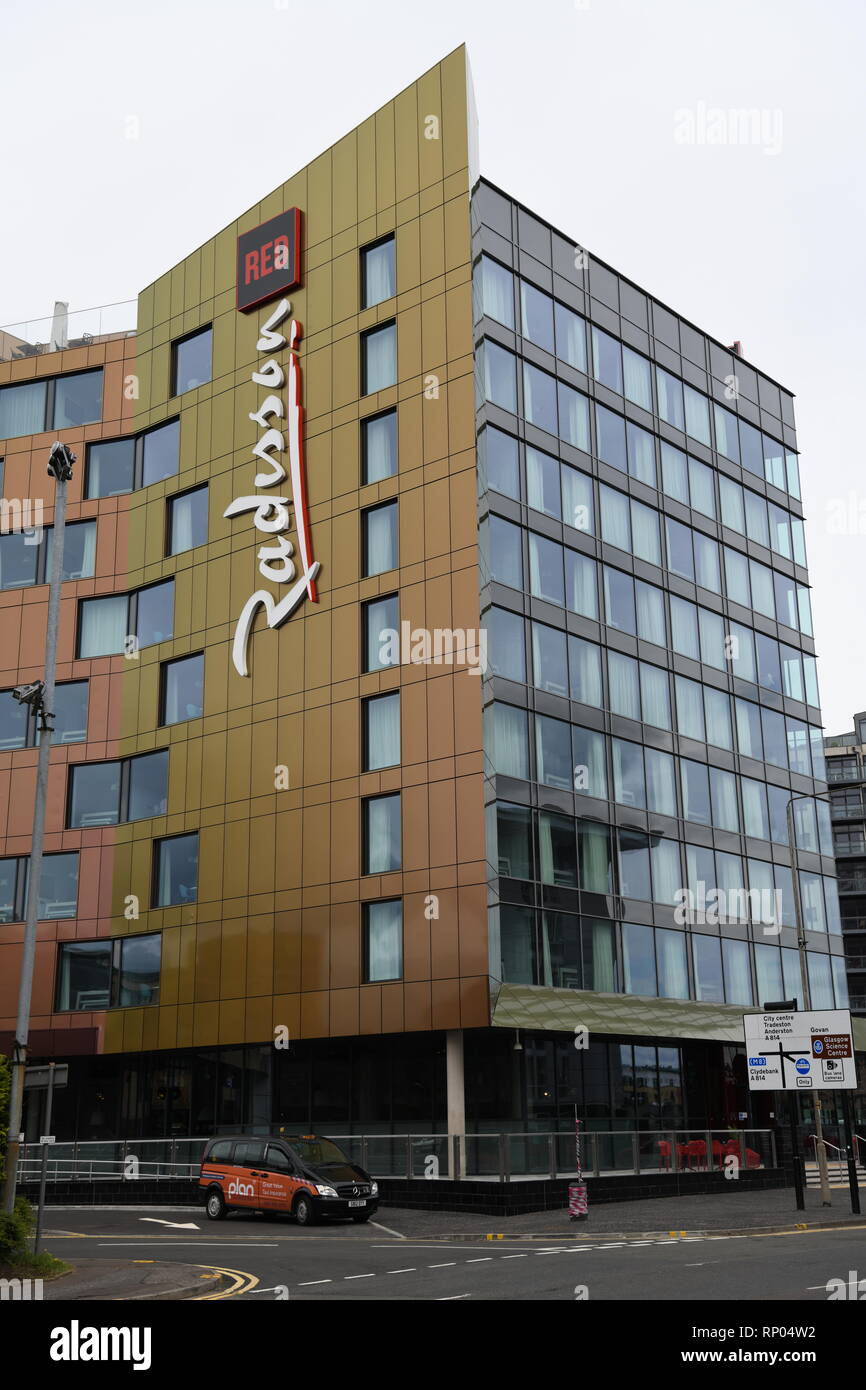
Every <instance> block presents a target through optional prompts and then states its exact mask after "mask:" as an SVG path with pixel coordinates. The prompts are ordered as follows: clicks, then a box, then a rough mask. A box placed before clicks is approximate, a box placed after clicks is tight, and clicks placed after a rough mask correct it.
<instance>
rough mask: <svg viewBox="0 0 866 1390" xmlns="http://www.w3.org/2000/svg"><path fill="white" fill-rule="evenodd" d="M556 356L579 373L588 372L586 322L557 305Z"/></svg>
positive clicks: (562, 305)
mask: <svg viewBox="0 0 866 1390" xmlns="http://www.w3.org/2000/svg"><path fill="white" fill-rule="evenodd" d="M556 355H557V357H561V358H562V360H563V362H567V363H568V364H569V366H570V367H576V368H577V370H578V371H580V372H585V371H586V334H585V331H584V322H583V319H582V318H578V316H577V314H573V313H572V312H571V310H570V309H566V307H565V305H564V304H557V305H556Z"/></svg>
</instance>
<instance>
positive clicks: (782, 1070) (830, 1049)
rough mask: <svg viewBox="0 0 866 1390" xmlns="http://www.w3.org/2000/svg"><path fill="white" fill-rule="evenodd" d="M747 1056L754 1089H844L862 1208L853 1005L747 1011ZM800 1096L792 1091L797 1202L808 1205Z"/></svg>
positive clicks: (855, 1192)
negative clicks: (853, 1095) (851, 1098)
mask: <svg viewBox="0 0 866 1390" xmlns="http://www.w3.org/2000/svg"><path fill="white" fill-rule="evenodd" d="M743 1027H744V1030H745V1037H746V1062H747V1065H748V1070H749V1090H750V1091H791V1092H794V1093H796V1092H797V1091H808V1090H812V1089H813V1088H814V1089H815V1090H816V1091H817V1090H818V1088H820V1089H821V1090H828V1091H831V1090H832V1091H841V1092H842V1093H843V1099H844V1102H845V1116H846V1128H847V1129H848V1134H847V1140H848V1146H847V1147H848V1182H849V1186H850V1189H851V1209H852V1211H854V1212H859V1210H860V1191H859V1187H858V1185H857V1173H856V1166H855V1164H854V1159H853V1155H854V1149H853V1139H852V1135H851V1125H850V1121H849V1118H848V1116H849V1110H850V1106H849V1102H848V1095H847V1093H848V1091H856V1089H857V1068H856V1063H855V1059H854V1038H853V1033H852V1030H851V1014H850V1012H849V1011H848V1009H806V1010H804V1011H803V1012H799V1011H798V1010H796V1009H794V1010H785V1011H780V1012H778V1013H762V1014H745V1015H744V1016H743ZM795 1104H796V1098H795V1094H792V1095H791V1143H792V1151H793V1156H794V1175H795V1182H796V1185H797V1207H798V1209H799V1210H803V1206H804V1203H803V1199H802V1194H801V1187H802V1181H801V1179H800V1176H799V1167H798V1165H799V1161H800V1160H799V1151H798V1147H797V1130H796V1123H795V1119H794V1110H795Z"/></svg>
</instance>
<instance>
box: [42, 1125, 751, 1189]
mask: <svg viewBox="0 0 866 1390" xmlns="http://www.w3.org/2000/svg"><path fill="white" fill-rule="evenodd" d="M262 1137H263V1138H264V1137H265V1136H264V1135H263V1136H262ZM329 1137H330V1138H332V1139H333V1140H334V1141H335V1143H337V1144H339V1145H340V1147H341V1148H342V1149H343V1150H344V1152H345V1153H346V1154H347V1155H348V1157H349V1158H350V1159H352V1160H353V1161H354V1162H356V1163H358V1164H360V1166H361V1167H362V1168H364V1169H366V1171H367V1172H369V1173H370V1174H371V1175H372V1176H373V1177H374V1178H402V1179H406V1178H408V1179H421V1180H424V1179H430V1178H451V1177H460V1178H471V1179H477V1180H486V1181H490V1182H512V1181H516V1180H519V1179H522V1178H565V1177H573V1176H575V1175H576V1172H577V1167H576V1158H575V1146H574V1131H573V1130H565V1131H561V1130H556V1131H554V1130H550V1131H546V1132H538V1133H534V1132H533V1133H516V1134H513V1133H490V1134H461V1135H456V1134H343V1135H340V1134H333V1135H330V1136H329ZM286 1138H288V1139H291V1136H290V1135H286ZM206 1143H207V1140H206V1139H127V1140H120V1139H119V1140H114V1141H104V1142H103V1141H94V1142H84V1143H68V1144H52V1145H51V1146H50V1148H49V1155H48V1172H47V1178H48V1182H108V1181H113V1182H117V1181H119V1180H129V1181H134V1180H136V1179H143V1178H148V1179H152V1180H157V1181H165V1180H168V1179H172V1178H173V1179H181V1180H190V1179H192V1180H195V1179H197V1178H198V1175H199V1165H200V1162H201V1157H202V1154H203V1152H204V1146H205V1144H206ZM732 1161H734V1162H735V1163H736V1165H738V1166H739V1167H742V1168H746V1169H752V1168H774V1167H776V1146H775V1135H774V1134H773V1131H772V1130H756V1129H750V1130H730V1129H726V1130H702V1129H689V1130H680V1129H669V1130H597V1131H590V1132H584V1133H583V1134H582V1136H581V1166H582V1170H583V1173H584V1175H586V1176H590V1177H593V1176H594V1177H604V1176H622V1175H629V1174H631V1175H635V1174H641V1173H662V1172H666V1173H677V1172H684V1173H687V1172H720V1171H723V1170H725V1169H727V1170H730V1168H731V1164H732ZM41 1163H42V1146H41V1145H40V1144H26V1145H23V1146H22V1148H21V1157H20V1168H19V1174H20V1177H19V1181H21V1182H22V1183H26V1182H34V1181H36V1180H37V1179H38V1176H39V1171H40V1168H41Z"/></svg>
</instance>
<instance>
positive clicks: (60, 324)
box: [0, 299, 138, 362]
mask: <svg viewBox="0 0 866 1390" xmlns="http://www.w3.org/2000/svg"><path fill="white" fill-rule="evenodd" d="M137 317H138V300H137V299H124V300H119V301H118V302H117V303H116V304H97V305H95V306H94V307H93V308H91V309H75V310H73V312H72V313H68V312H67V313H65V314H63V315H61V316H58V315H57V313H55V314H47V315H45V316H43V317H40V318H35V319H23V320H22V321H21V322H20V323H4V324H0V362H14V361H17V360H19V359H21V358H24V357H39V356H41V355H42V354H43V353H45V352H56V351H57V350H58V349H59V348H60V347H64V348H66V347H70V348H72V347H87V346H88V345H89V344H90V343H93V342H98V341H99V340H100V339H102V338H117V337H129V336H130V335H131V334H133V333H134V332H135V325H136V320H137ZM58 330H59V331H60V341H57V334H58Z"/></svg>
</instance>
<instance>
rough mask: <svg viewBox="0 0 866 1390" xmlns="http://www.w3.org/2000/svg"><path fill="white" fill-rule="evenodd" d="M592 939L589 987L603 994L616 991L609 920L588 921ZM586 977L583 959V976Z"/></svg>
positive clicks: (611, 930)
mask: <svg viewBox="0 0 866 1390" xmlns="http://www.w3.org/2000/svg"><path fill="white" fill-rule="evenodd" d="M590 932H591V941H592V984H591V986H590V988H592V989H594V990H598V991H600V992H601V993H603V994H613V993H615V991H616V969H615V963H614V954H613V927H612V925H611V923H610V922H592V923H590ZM586 977H587V970H586V961H585V960H584V978H586Z"/></svg>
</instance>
